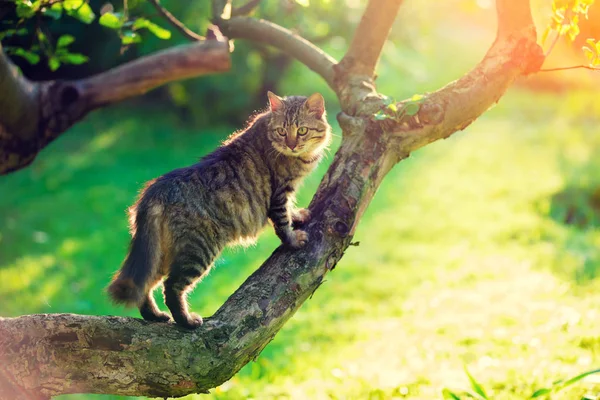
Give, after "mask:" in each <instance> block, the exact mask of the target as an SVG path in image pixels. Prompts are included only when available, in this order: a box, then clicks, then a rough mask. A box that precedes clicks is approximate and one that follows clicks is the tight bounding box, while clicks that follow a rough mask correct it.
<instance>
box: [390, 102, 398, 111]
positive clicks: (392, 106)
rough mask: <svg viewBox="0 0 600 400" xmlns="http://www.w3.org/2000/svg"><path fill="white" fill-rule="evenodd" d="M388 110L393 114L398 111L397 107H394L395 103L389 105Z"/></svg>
mask: <svg viewBox="0 0 600 400" xmlns="http://www.w3.org/2000/svg"><path fill="white" fill-rule="evenodd" d="M387 108H388V110H390V111H393V112H397V111H398V106H396V103H390V104H388V106H387Z"/></svg>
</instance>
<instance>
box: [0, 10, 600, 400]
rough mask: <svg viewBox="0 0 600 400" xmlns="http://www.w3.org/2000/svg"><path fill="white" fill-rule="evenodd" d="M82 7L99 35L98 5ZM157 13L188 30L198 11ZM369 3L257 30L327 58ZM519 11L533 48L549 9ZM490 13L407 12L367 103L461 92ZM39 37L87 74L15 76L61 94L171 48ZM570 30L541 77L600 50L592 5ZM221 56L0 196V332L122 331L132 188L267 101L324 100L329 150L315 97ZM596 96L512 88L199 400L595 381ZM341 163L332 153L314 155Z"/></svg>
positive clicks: (250, 256)
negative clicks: (24, 325)
mask: <svg viewBox="0 0 600 400" xmlns="http://www.w3.org/2000/svg"><path fill="white" fill-rule="evenodd" d="M234 3H235V2H234ZM0 4H2V7H0V33H1V32H2V30H3V29H4V30H7V29H12V28H13V27H14V26H13V25H14V23H15V20H16V18H15V11H14V8H13V9H11V8H10V7H9V6H6V4H7V3H0ZM89 4H90V6H91V8H92V9H93V10H94V12H95V13H96V14H97V15H99V14H100V9H101V8H102V7H106V6H107V5H106V2H105V1H96V0H91V1H90V2H89ZM161 4H163V5H164V6H165V7H166V8H168V9H169V10H170V11H171V12H172V13H173V14H174V15H176V16H177V17H179V18H180V19H181V20H182V21H183V22H184V23H186V24H187V26H188V27H189V28H191V29H192V30H195V31H196V32H201V33H202V32H204V31H205V29H206V27H207V24H208V22H207V21H208V17H209V13H210V9H209V7H208V5H207V2H202V1H190V2H181V1H175V0H163V1H162V2H161ZM365 4H366V2H365V1H363V0H312V1H311V2H310V4H309V3H308V1H298V2H295V1H287V0H263V2H262V3H261V4H260V7H259V9H258V12H257V14H256V15H257V16H260V17H262V18H266V19H269V20H272V21H274V22H277V23H279V24H281V25H283V26H285V27H288V28H290V29H293V30H295V31H296V32H298V33H300V34H302V35H303V36H305V37H307V38H308V39H310V40H313V41H314V42H315V43H316V44H318V45H319V46H321V47H323V48H324V49H325V50H326V51H328V52H329V53H330V54H331V55H333V56H334V57H335V58H336V59H340V58H341V57H342V56H343V54H344V52H345V50H346V49H347V46H348V44H349V41H350V40H351V38H352V34H353V31H354V27H355V26H356V24H357V22H358V21H359V19H360V16H361V13H362V10H363V9H364V6H365ZM532 5H533V8H534V13H535V19H536V23H537V27H538V32H540V33H541V32H542V31H543V30H544V28H545V26H546V24H547V23H548V21H549V18H550V15H551V1H550V0H535V1H532ZM112 7H113V8H114V9H115V10H120V9H122V7H123V5H122V3H119V2H113V4H112ZM129 7H130V9H131V10H132V13H133V12H135V13H139V14H140V15H141V14H144V15H146V16H148V18H149V19H150V20H152V21H153V22H155V23H156V24H158V25H160V26H162V27H164V28H167V29H170V27H169V25H168V24H167V23H166V21H164V20H162V19H161V18H160V17H159V16H157V14H156V11H155V10H154V9H153V8H152V7H151V6H150V5H149V4H146V2H144V1H142V0H130V1H129ZM494 7H495V5H494V2H493V1H490V0H477V1H474V0H448V1H444V2H424V1H418V0H406V1H405V2H404V4H403V6H402V8H401V12H400V15H399V16H398V19H397V23H396V24H395V26H394V29H393V32H392V34H391V36H390V40H389V41H388V42H387V43H386V45H385V48H384V51H383V55H382V59H381V62H380V65H379V68H378V75H379V77H378V80H377V84H378V89H379V91H380V92H381V93H383V94H386V95H388V96H390V97H394V98H396V99H397V100H401V99H404V98H408V97H410V96H412V95H414V94H417V93H421V94H422V93H426V92H429V91H434V90H436V89H437V88H439V87H441V86H443V85H445V84H446V83H448V82H450V81H452V80H454V79H457V78H459V77H460V76H461V75H462V74H464V73H465V72H467V71H468V70H469V69H470V68H471V67H472V66H474V65H475V64H476V63H477V62H478V61H479V60H480V59H481V58H482V57H483V55H484V54H485V52H486V50H487V49H488V47H489V45H490V44H491V42H492V41H493V39H494V35H495V29H496V23H495V8H494ZM11 24H13V25H11ZM45 25H46V28H44V29H45V30H44V32H43V34H44V35H45V36H47V37H50V38H52V37H59V36H60V35H64V34H69V35H72V36H73V37H75V39H76V40H75V41H74V42H73V43H72V44H71V45H70V49H71V51H73V52H77V53H81V54H84V55H85V56H87V57H89V61H88V62H87V63H84V64H81V65H62V66H61V67H60V68H58V69H56V71H52V70H51V69H50V68H49V67H48V62H47V60H44V58H43V56H42V59H41V61H40V62H38V63H37V64H35V65H31V64H30V63H29V62H27V61H26V59H25V58H23V57H19V56H18V55H15V56H14V57H13V59H14V61H15V62H16V63H17V64H18V66H19V67H20V68H21V70H22V72H23V73H24V74H25V75H26V76H27V77H29V78H30V79H33V80H45V79H57V78H63V79H69V78H79V77H83V76H87V75H90V74H93V73H98V72H100V71H104V70H106V69H108V68H111V67H113V66H115V65H118V64H119V63H123V62H126V61H128V60H131V59H134V58H136V57H138V56H141V55H144V54H148V53H152V52H154V51H157V50H160V49H163V48H167V47H170V46H173V45H177V44H179V43H184V42H185V39H184V38H183V37H181V36H180V35H179V33H178V32H177V31H175V30H172V36H171V38H170V39H168V40H162V39H159V38H157V37H154V36H152V35H144V36H143V40H142V41H141V43H138V44H135V45H131V46H127V48H125V49H124V48H123V46H122V43H121V40H120V39H119V37H118V36H117V35H116V34H115V32H114V31H112V30H111V29H108V28H106V27H104V26H101V25H99V24H98V23H97V21H95V22H92V23H90V24H82V23H80V22H79V21H77V20H76V19H74V18H69V17H63V18H61V19H60V20H57V21H53V20H51V19H50V20H48V21H46V24H45ZM26 28H27V29H29V31H27V32H23V34H21V35H4V36H3V39H2V44H3V46H4V47H5V48H6V47H11V46H17V47H18V46H30V45H32V43H33V42H34V41H35V36H36V35H37V33H35V26H33V25H31V26H26ZM580 28H581V31H582V33H581V34H580V36H579V37H578V38H577V39H576V41H575V42H574V43H572V44H570V43H568V42H566V41H564V42H563V41H561V42H559V43H558V44H557V45H556V46H555V48H554V50H553V51H552V54H551V56H550V58H549V59H548V61H547V63H546V64H545V67H556V66H571V65H579V64H584V63H586V60H585V57H584V56H583V54H582V52H581V46H582V44H583V43H585V39H587V38H588V37H595V38H597V39H599V38H600V5H598V4H597V5H595V6H594V7H592V9H591V10H590V16H589V19H588V20H586V21H581V22H580ZM32 30H33V31H32ZM235 45H236V49H235V52H234V53H233V55H232V59H233V66H232V69H231V71H230V72H228V73H225V74H221V75H214V76H207V77H203V78H199V79H192V80H187V81H182V82H177V83H173V84H170V85H167V86H165V87H162V88H159V89H157V90H154V91H152V92H151V93H148V94H147V95H146V96H143V97H140V98H137V99H134V100H132V101H128V102H125V103H121V104H118V105H116V106H112V107H110V108H106V109H104V110H101V111H98V112H95V113H93V114H92V115H90V116H89V117H88V118H87V119H85V120H84V121H83V122H81V123H79V124H77V125H76V126H74V127H73V128H72V129H70V130H69V131H68V132H67V133H65V134H64V135H63V136H61V137H60V138H59V139H58V140H57V141H56V142H54V143H53V144H52V145H51V146H49V147H48V148H47V149H45V150H43V151H42V152H41V153H40V155H39V156H38V158H37V159H36V161H35V162H34V163H33V165H32V166H30V167H28V168H26V169H24V170H22V171H19V172H16V173H13V174H11V175H8V176H2V177H0V315H1V316H7V317H10V316H17V315H21V314H30V313H58V312H70V313H81V314H96V315H131V316H138V312H137V310H125V309H122V308H118V307H115V306H113V305H112V304H111V303H110V302H109V300H108V298H107V296H106V295H105V293H104V288H105V287H106V285H107V284H108V282H109V280H110V277H111V275H112V274H113V273H114V272H115V271H116V270H117V269H118V268H119V266H120V263H121V261H122V259H123V257H124V255H125V253H126V250H127V245H128V241H129V235H128V227H127V218H126V213H125V211H126V208H127V207H128V206H129V205H130V204H132V202H133V201H134V199H135V196H136V194H137V192H138V190H139V188H140V187H141V186H142V185H143V184H144V182H145V181H147V180H149V179H152V178H154V177H156V176H158V175H160V174H163V173H165V172H167V171H169V170H171V169H174V168H177V167H181V166H185V165H189V164H192V163H194V162H195V161H196V160H197V159H198V158H199V157H201V156H203V155H205V154H207V153H209V152H210V151H212V150H213V149H214V148H215V147H216V146H218V145H219V143H220V142H221V141H222V140H223V139H224V138H225V137H226V136H227V135H229V134H230V133H231V132H232V131H234V130H237V129H239V128H241V127H243V124H244V122H245V121H246V120H247V119H248V117H249V115H250V114H252V113H253V112H254V111H255V110H259V109H262V108H264V107H265V106H266V91H267V90H271V91H274V92H275V93H277V94H280V95H291V94H302V95H308V94H311V93H313V92H315V91H319V92H321V93H323V95H324V96H325V98H326V102H327V108H328V112H329V118H330V122H331V123H332V125H333V127H334V132H335V133H336V134H337V135H338V136H339V135H340V134H341V132H340V129H339V126H338V124H337V122H336V120H335V116H336V114H337V112H338V111H339V106H338V104H337V102H336V99H335V95H334V93H333V92H332V91H331V90H330V89H329V88H328V87H327V86H326V84H325V83H324V82H323V81H322V80H321V78H320V77H319V76H317V75H316V74H314V73H312V72H311V71H310V70H308V69H307V68H306V67H304V66H303V65H301V64H299V63H298V62H296V61H294V60H292V59H290V58H289V57H287V56H286V55H284V54H281V53H279V52H277V51H274V50H272V49H269V48H266V47H262V46H258V45H255V44H252V43H246V42H243V41H237V42H236V43H235ZM548 46H549V43H546V45H545V48H546V49H547V48H548ZM599 89H600V74H599V73H598V72H595V73H594V72H591V71H585V70H583V69H577V70H570V71H560V72H551V73H550V72H543V73H538V74H536V75H535V76H532V77H528V78H523V79H521V80H519V81H518V82H517V84H516V85H515V86H514V87H513V88H511V89H510V90H509V92H508V93H507V94H506V96H505V97H503V98H502V99H501V101H500V103H499V104H498V105H496V106H495V107H494V108H493V109H491V110H490V111H489V112H487V113H486V114H485V115H483V116H482V117H481V118H480V119H478V120H477V121H475V122H474V123H473V124H472V125H470V126H469V127H468V128H467V129H466V130H464V131H462V132H458V133H457V134H455V135H453V136H452V137H451V138H450V139H449V140H445V141H441V142H437V143H434V144H432V145H430V146H427V147H426V148H425V149H422V150H419V151H418V152H416V153H415V154H413V155H412V156H411V157H410V159H408V160H406V161H404V162H402V163H401V164H399V165H398V166H396V167H395V169H394V170H393V171H392V172H391V173H390V174H389V176H388V177H387V178H386V179H385V180H384V182H383V184H382V186H381V188H380V190H379V191H378V193H377V195H376V197H375V199H374V201H373V203H372V204H371V206H370V208H369V209H368V212H367V213H366V215H365V216H364V218H363V219H362V221H361V223H360V225H359V228H358V230H357V233H356V236H355V240H356V241H359V242H360V246H358V247H350V248H349V249H348V250H347V251H346V255H345V257H344V258H343V259H342V261H341V262H340V263H339V265H338V267H337V268H336V269H335V271H333V273H331V274H330V275H328V277H327V280H326V282H325V283H324V284H323V285H322V286H321V287H320V288H319V290H318V291H317V292H316V293H315V295H314V296H313V297H312V299H311V300H309V301H308V302H307V303H306V304H305V305H303V306H302V308H301V310H300V311H299V312H298V313H297V314H296V315H295V316H294V317H293V318H292V319H291V320H290V321H289V322H288V323H287V325H286V326H285V327H284V328H283V329H282V331H281V332H280V333H279V334H278V335H277V336H276V337H275V339H274V340H273V341H272V342H271V343H270V344H269V345H268V346H267V348H266V349H265V350H264V351H263V352H262V354H261V355H260V357H259V358H258V360H257V361H256V362H253V363H251V364H249V365H247V366H246V367H245V368H244V369H243V370H242V371H241V372H240V373H239V374H238V375H237V376H235V377H234V378H233V379H231V380H230V381H229V382H227V383H225V384H223V385H222V386H220V387H218V388H216V389H214V390H212V394H211V395H210V396H197V398H198V399H200V398H215V399H250V398H253V399H288V398H291V399H402V398H410V399H434V398H442V394H441V390H442V389H443V388H451V389H453V390H454V389H456V390H460V388H463V387H468V386H469V381H468V378H467V376H466V375H465V372H464V369H463V366H465V365H467V366H468V368H469V370H470V372H471V373H472V374H473V375H474V376H476V377H477V379H478V380H479V381H480V382H481V384H482V385H483V386H484V387H485V388H486V390H487V392H488V395H489V396H490V398H494V399H523V398H527V397H529V396H530V395H531V393H532V392H533V391H534V390H536V389H538V388H540V387H543V386H547V385H548V384H549V383H551V382H552V381H554V380H557V379H561V378H567V377H570V376H572V375H576V374H577V373H580V372H583V371H586V370H590V369H593V368H598V366H599V365H600V326H599V325H598V320H599V317H600V291H599V290H598V289H600V280H599V279H598V275H599V274H600V253H599V245H600V230H599V225H600V160H599V157H598V154H600V153H599V151H600V131H599V128H598V127H599V126H600V96H598V92H599ZM0 95H2V94H0ZM338 145H339V137H337V138H336V141H335V142H334V145H333V151H332V154H333V153H334V151H335V148H336V147H337V146H338ZM332 158H333V155H331V156H330V157H329V158H328V159H327V160H326V161H325V162H324V163H323V164H322V165H321V166H320V168H319V170H318V171H317V172H315V173H314V174H313V175H312V176H310V177H309V178H308V179H307V182H306V184H305V185H304V186H303V188H302V190H301V192H300V196H299V204H300V205H307V204H308V202H309V201H310V198H311V196H312V194H313V193H314V191H315V189H316V186H317V185H318V183H319V181H320V179H321V177H322V176H323V173H324V172H325V170H326V168H327V167H328V165H329V163H330V162H331V160H332ZM278 243H279V242H278V240H277V238H276V237H275V235H274V234H273V232H272V231H271V230H270V229H266V230H265V233H264V234H263V235H262V236H261V239H260V241H259V242H258V244H257V245H256V246H255V247H252V248H248V249H233V250H227V251H225V252H224V253H223V255H222V256H221V257H220V258H219V260H218V261H217V262H216V266H215V268H214V269H213V271H212V272H211V273H210V275H209V276H208V277H207V278H206V279H205V280H204V281H203V282H202V283H201V284H199V285H198V286H197V287H196V289H195V291H194V292H193V293H192V294H191V296H190V304H191V306H192V308H193V309H194V310H195V311H198V312H199V313H200V314H201V315H206V316H208V315H211V314H212V313H214V311H215V310H216V309H217V308H218V307H219V305H221V304H222V303H223V302H224V301H225V299H226V298H227V297H228V296H229V295H230V294H231V293H232V292H233V291H234V290H235V289H236V288H237V287H238V286H239V285H240V284H241V283H242V282H243V281H244V280H245V278H246V277H248V276H249V275H250V273H251V272H252V271H254V270H255V269H256V268H257V267H258V266H259V265H260V264H261V263H262V261H264V260H265V259H266V257H267V256H268V255H269V254H270V253H271V252H272V251H273V249H274V248H275V247H276V246H277V245H278ZM157 297H158V293H157ZM159 300H160V301H159V304H161V307H163V308H164V306H162V300H161V299H159ZM585 395H588V397H586V398H588V399H592V398H594V399H595V398H597V396H598V395H600V379H599V378H594V377H593V376H591V377H589V378H588V379H586V380H584V381H583V382H581V383H579V384H578V385H576V386H574V387H572V388H568V389H566V390H565V391H563V392H561V393H559V394H557V395H556V396H553V397H552V398H553V399H555V398H556V399H562V398H564V399H580V398H582V397H583V396H585ZM591 396H595V397H591ZM67 398H70V399H71V398H73V399H88V398H89V399H92V398H93V399H103V400H104V399H111V398H115V397H111V396H91V395H78V396H65V397H64V399H67ZM189 398H190V399H191V398H194V396H190V397H189Z"/></svg>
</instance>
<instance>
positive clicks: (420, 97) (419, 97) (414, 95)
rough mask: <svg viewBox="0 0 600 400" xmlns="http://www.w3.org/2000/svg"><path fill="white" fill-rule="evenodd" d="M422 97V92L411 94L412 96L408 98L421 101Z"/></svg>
mask: <svg viewBox="0 0 600 400" xmlns="http://www.w3.org/2000/svg"><path fill="white" fill-rule="evenodd" d="M423 99H425V96H423V95H422V94H413V96H412V97H411V98H410V100H411V101H421V100H423Z"/></svg>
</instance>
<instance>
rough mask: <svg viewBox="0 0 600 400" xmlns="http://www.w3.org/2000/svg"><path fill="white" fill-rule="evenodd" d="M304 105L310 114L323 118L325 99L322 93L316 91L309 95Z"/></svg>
mask: <svg viewBox="0 0 600 400" xmlns="http://www.w3.org/2000/svg"><path fill="white" fill-rule="evenodd" d="M304 107H305V108H306V110H307V111H308V113H309V114H313V115H314V116H315V117H317V118H321V117H322V116H323V114H325V99H324V98H323V96H321V93H315V94H311V95H310V96H308V99H306V102H305V103H304Z"/></svg>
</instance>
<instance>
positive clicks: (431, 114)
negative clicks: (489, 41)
mask: <svg viewBox="0 0 600 400" xmlns="http://www.w3.org/2000/svg"><path fill="white" fill-rule="evenodd" d="M496 4H497V8H498V26H499V29H498V35H497V37H496V40H495V41H494V43H493V45H492V47H491V48H490V49H489V50H488V52H487V54H486V55H485V57H484V59H483V60H482V61H481V62H480V63H479V64H478V65H477V66H476V67H475V68H474V69H473V70H472V71H471V72H469V73H468V74H466V75H465V76H463V77H462V78H460V79H458V80H457V81H454V82H452V83H450V84H448V85H447V86H445V87H443V88H441V89H440V90H438V91H436V92H433V93H431V94H428V95H426V96H425V99H424V100H423V101H422V102H421V104H420V105H419V110H418V112H417V113H416V114H414V115H412V116H408V115H404V116H402V117H401V118H399V119H394V118H390V119H388V120H384V121H382V126H383V128H384V129H386V130H388V131H391V132H393V135H394V136H395V137H396V138H397V139H398V141H397V144H398V152H399V155H400V157H406V156H407V155H408V154H410V153H411V152H412V151H414V150H417V149H418V148H420V147H422V146H424V145H426V144H428V143H431V142H433V141H435V140H438V139H442V138H447V137H448V136H450V135H451V134H452V133H454V132H456V131H458V130H462V129H464V128H466V127H467V126H468V125H470V124H471V122H473V121H474V120H475V119H477V118H478V117H479V116H480V115H481V114H482V113H484V112H485V111H486V110H487V109H488V108H489V107H491V106H492V105H493V104H495V103H497V102H498V100H499V99H500V97H502V95H503V94H504V92H505V91H506V89H507V88H508V87H509V86H510V85H511V84H512V83H513V81H514V80H515V79H516V78H517V77H518V76H520V75H522V74H528V73H532V72H536V71H538V70H539V69H540V67H541V65H542V64H543V62H544V54H543V50H542V48H541V47H540V46H539V45H537V43H536V33H535V26H534V25H533V20H532V18H531V14H530V12H529V3H528V2H521V0H498V1H497V3H496ZM515 21H519V23H518V24H516V23H515ZM410 102H411V101H410V100H407V101H404V102H400V103H398V104H397V106H396V107H397V109H398V110H403V109H405V107H406V105H407V104H408V103H410ZM382 108H385V106H383V107H382Z"/></svg>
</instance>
